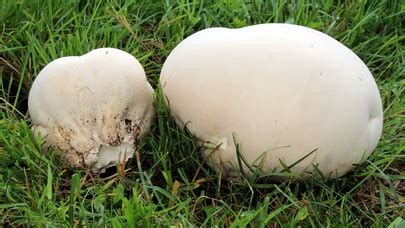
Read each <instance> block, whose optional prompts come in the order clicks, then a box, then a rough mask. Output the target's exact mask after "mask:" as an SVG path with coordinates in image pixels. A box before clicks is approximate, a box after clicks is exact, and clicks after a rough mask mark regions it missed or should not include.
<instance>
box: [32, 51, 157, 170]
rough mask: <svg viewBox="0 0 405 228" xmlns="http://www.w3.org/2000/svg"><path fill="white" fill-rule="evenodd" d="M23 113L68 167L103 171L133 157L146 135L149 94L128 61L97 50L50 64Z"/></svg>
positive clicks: (149, 116)
mask: <svg viewBox="0 0 405 228" xmlns="http://www.w3.org/2000/svg"><path fill="white" fill-rule="evenodd" d="M28 109H29V113H30V116H31V119H32V123H33V130H34V133H35V135H36V136H37V135H38V133H40V135H41V136H43V137H45V140H46V142H47V144H51V145H54V146H56V147H58V148H59V150H60V151H61V152H62V153H64V154H62V156H63V157H65V158H66V159H67V161H68V162H69V163H70V164H71V165H72V166H74V167H91V168H92V170H93V171H104V170H105V168H107V167H109V166H113V165H116V164H118V163H120V162H125V161H127V160H128V159H129V158H130V157H132V155H133V154H134V151H135V144H136V141H137V140H138V139H139V138H140V137H142V136H143V135H144V134H145V132H147V131H148V130H149V128H150V125H151V121H152V118H153V116H154V110H153V89H152V87H151V86H150V85H149V83H148V82H147V80H146V76H145V72H144V70H143V68H142V66H141V64H140V63H139V62H138V60H136V59H135V58H134V57H133V56H132V55H130V54H128V53H126V52H124V51H121V50H118V49H114V48H100V49H95V50H93V51H91V52H89V53H87V54H85V55H82V56H70V57H63V58H59V59H56V60H54V61H52V62H51V63H49V64H48V65H47V66H46V67H45V68H44V69H43V70H42V71H41V72H40V73H39V74H38V76H37V77H36V79H35V81H34V83H33V85H32V88H31V90H30V94H29V99H28Z"/></svg>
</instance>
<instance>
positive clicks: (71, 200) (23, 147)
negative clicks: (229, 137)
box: [0, 0, 405, 227]
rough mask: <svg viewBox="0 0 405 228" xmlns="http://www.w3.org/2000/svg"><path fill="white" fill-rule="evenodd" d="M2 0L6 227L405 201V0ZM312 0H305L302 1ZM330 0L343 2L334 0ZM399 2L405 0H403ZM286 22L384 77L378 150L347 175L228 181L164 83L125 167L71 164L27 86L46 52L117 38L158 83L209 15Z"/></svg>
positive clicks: (311, 212) (312, 212)
mask: <svg viewBox="0 0 405 228" xmlns="http://www.w3.org/2000/svg"><path fill="white" fill-rule="evenodd" d="M86 2H87V1H82V0H80V1H79V0H52V1H42V0H16V1H11V0H0V25H1V29H0V74H1V80H0V93H1V101H0V110H1V114H0V223H2V224H4V225H5V226H9V225H11V226H17V225H20V224H25V225H32V226H45V225H48V226H54V225H56V226H59V225H62V226H72V225H75V226H82V225H86V226H89V225H94V226H96V225H102V226H107V227H110V226H114V227H122V226H123V227H135V226H155V225H157V224H160V225H162V226H168V225H175V226H191V225H202V226H214V225H218V226H233V227H243V226H246V225H251V226H255V227H264V226H266V225H268V226H274V227H278V226H277V225H282V226H287V227H293V226H299V225H300V226H315V227H318V226H321V225H322V226H328V227H337V226H358V225H363V226H365V227H370V226H375V227H384V226H387V225H388V224H391V223H393V222H394V220H396V219H397V220H396V221H395V224H399V223H400V217H402V218H404V214H405V209H404V203H405V198H404V194H405V156H404V153H403V151H404V150H405V137H404V136H405V135H404V134H405V129H404V128H405V124H404V123H405V121H404V120H405V118H404V115H405V104H404V82H405V81H404V78H405V77H404V45H405V35H404V24H403V22H404V21H403V18H404V17H405V4H404V2H403V1H400V0H381V1H377V0H374V1H371V0H370V1H354V0H353V1H332V0H325V1H284V0H269V1H264V0H252V1H246V2H243V1H240V0H222V1H218V2H217V1H192V0H177V1H174V0H166V1H156V2H154V1H141V0H126V1H124V0H109V1H103V2H101V1H90V3H88V4H87V3H86ZM304 2H306V3H304ZM336 2H341V3H339V4H337V3H336ZM401 4H402V5H401ZM269 22H286V23H294V24H300V25H305V26H308V27H311V28H315V29H317V30H320V31H323V32H325V33H327V34H329V35H331V36H332V37H334V38H336V39H337V40H339V41H340V42H342V43H344V44H345V45H346V46H348V47H349V48H351V49H352V50H353V51H354V52H355V53H356V54H358V55H359V56H360V58H361V59H362V60H363V61H364V62H365V63H366V64H367V66H368V67H369V68H370V70H371V71H372V73H373V75H374V77H375V78H376V81H377V83H378V86H379V89H380V92H381V96H382V99H383V105H384V132H383V136H382V139H381V141H380V144H379V146H378V148H377V149H376V151H375V152H374V153H373V154H372V156H370V157H369V158H368V159H367V160H366V161H365V162H364V163H363V164H362V165H361V166H359V167H358V168H356V169H355V170H353V171H352V172H350V173H349V174H347V175H345V176H344V177H342V178H340V179H337V180H331V181H321V180H316V179H311V180H308V181H305V182H296V183H294V182H292V181H286V182H282V183H280V182H278V183H269V182H266V181H265V180H262V179H260V178H256V179H250V180H247V181H246V183H245V184H242V185H241V184H237V183H232V182H227V181H225V180H222V179H221V173H216V172H215V171H213V170H211V169H210V168H209V167H207V165H205V164H204V162H203V159H202V158H201V157H200V150H201V149H200V148H199V147H198V146H197V144H196V140H195V138H194V137H193V136H192V135H190V134H188V133H187V132H184V131H183V130H181V129H179V128H178V127H177V126H176V125H175V123H174V122H173V120H172V118H171V117H170V116H169V112H168V110H167V107H166V106H165V105H164V103H163V99H162V96H161V95H160V92H159V91H158V92H157V93H156V102H155V107H156V111H157V118H156V121H155V124H154V126H153V129H152V132H151V134H149V135H148V136H147V137H146V138H145V139H144V140H143V142H142V145H141V147H140V154H139V156H138V157H135V158H133V159H131V160H130V161H129V162H128V163H127V165H126V167H125V170H122V169H117V171H116V170H112V171H111V172H110V174H109V175H101V176H96V175H92V174H91V173H89V172H87V171H85V170H67V169H64V168H63V167H64V164H63V161H60V160H58V159H56V158H55V156H54V154H55V153H54V151H53V150H50V151H49V152H48V153H47V154H44V153H42V152H41V151H42V149H41V148H42V145H43V141H41V140H36V139H34V138H33V136H32V132H31V130H30V120H29V115H28V113H27V97H28V92H29V89H30V85H31V83H32V81H33V79H34V78H35V76H36V75H37V74H38V72H39V71H40V70H41V69H42V68H43V67H44V66H45V65H46V64H47V63H49V62H50V61H51V60H53V59H55V58H58V57H61V56H68V55H81V54H84V53H86V52H88V51H89V50H91V49H94V48H98V47H107V46H108V47H115V48H120V49H123V50H125V51H127V52H129V53H131V54H132V55H134V56H136V57H137V58H138V59H139V60H140V62H141V63H142V65H143V67H144V68H145V71H146V73H147V76H148V80H149V81H150V82H151V84H152V85H153V86H154V87H155V88H157V84H158V78H159V72H160V69H161V67H162V64H163V62H164V60H165V58H166V57H167V55H168V54H169V53H170V51H171V50H172V49H173V48H174V47H175V46H176V45H177V44H178V43H179V42H180V41H181V40H183V39H184V38H185V37H187V36H188V35H190V34H192V33H194V32H196V31H198V30H201V29H204V28H208V27H215V26H225V27H232V28H235V27H243V26H246V25H251V24H259V23H269Z"/></svg>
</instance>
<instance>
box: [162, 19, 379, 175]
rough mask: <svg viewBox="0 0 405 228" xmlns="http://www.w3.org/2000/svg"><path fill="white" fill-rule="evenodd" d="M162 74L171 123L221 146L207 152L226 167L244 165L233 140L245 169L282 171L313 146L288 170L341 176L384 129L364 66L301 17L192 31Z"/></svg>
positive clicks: (228, 169)
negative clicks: (295, 21)
mask: <svg viewBox="0 0 405 228" xmlns="http://www.w3.org/2000/svg"><path fill="white" fill-rule="evenodd" d="M160 81H161V85H162V88H163V92H164V95H165V96H166V98H167V100H168V104H169V108H170V110H171V112H172V115H173V116H174V117H175V119H176V122H177V123H178V124H179V125H180V126H182V127H183V126H186V127H187V128H188V130H190V132H192V133H193V134H195V135H196V136H197V137H198V138H199V139H201V141H202V142H205V144H206V145H211V148H215V147H217V149H207V150H205V151H204V154H205V156H210V159H209V161H210V162H209V163H210V164H211V165H213V166H214V167H216V168H217V169H222V170H223V171H226V172H228V174H229V175H230V176H232V173H233V174H236V173H238V172H240V169H239V168H240V167H239V166H240V165H239V163H238V154H237V153H236V146H235V144H236V143H237V144H239V147H240V148H239V149H240V155H241V156H240V158H241V160H240V161H242V162H241V163H242V166H243V169H244V171H245V173H249V169H248V168H247V166H250V167H251V168H254V167H258V168H260V169H261V171H262V172H263V173H270V172H273V171H281V170H283V169H284V167H283V165H282V164H281V163H284V165H287V166H291V165H293V164H295V163H296V162H297V161H299V160H301V159H302V158H305V156H306V155H309V156H307V157H306V158H305V159H303V160H302V161H300V162H298V163H297V164H295V165H293V167H291V168H290V170H291V171H292V172H293V173H295V174H297V175H300V176H302V177H308V176H310V175H313V174H315V173H317V172H318V170H319V171H320V172H321V173H322V174H323V175H324V176H326V177H327V178H337V177H339V176H341V175H343V174H345V173H347V172H348V171H349V170H351V169H352V168H353V167H354V164H358V163H361V162H362V161H363V160H364V159H366V158H367V157H368V156H369V155H370V153H371V152H372V151H373V150H374V149H375V148H376V146H377V144H378V141H379V139H380V136H381V132H382V123H383V112H382V105H381V99H380V95H379V92H378V88H377V86H376V83H375V81H374V79H373V76H372V75H371V73H370V71H369V70H368V68H367V66H366V65H365V64H364V63H363V62H362V61H361V60H360V58H359V57H357V55H356V54H355V53H353V52H352V51H351V50H350V49H348V48H347V47H345V46H344V45H343V44H341V43H339V42H338V41H336V40H335V39H333V38H331V37H330V36H328V35H326V34H324V33H321V32H318V31H316V30H313V29H309V28H306V27H302V26H297V25H289V24H262V25H255V26H249V27H245V28H240V29H227V28H210V29H205V30H203V31H200V32H197V33H195V34H193V35H191V36H190V37H188V38H186V39H185V40H184V41H182V42H181V43H180V44H179V45H178V46H177V47H176V48H175V49H174V50H173V51H172V52H171V54H170V55H169V57H168V58H167V60H166V62H165V63H164V66H163V69H162V72H161V77H160ZM234 138H235V140H236V142H234ZM311 151H314V152H313V153H312V154H311ZM243 160H244V161H245V162H246V163H247V165H246V164H245V163H244V161H243Z"/></svg>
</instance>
